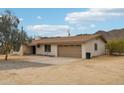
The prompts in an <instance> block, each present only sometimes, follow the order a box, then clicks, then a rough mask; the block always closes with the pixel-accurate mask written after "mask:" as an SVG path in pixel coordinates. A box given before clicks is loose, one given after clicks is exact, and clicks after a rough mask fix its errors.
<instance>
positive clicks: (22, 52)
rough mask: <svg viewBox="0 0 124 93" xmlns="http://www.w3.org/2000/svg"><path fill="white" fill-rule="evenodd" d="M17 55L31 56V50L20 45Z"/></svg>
mask: <svg viewBox="0 0 124 93" xmlns="http://www.w3.org/2000/svg"><path fill="white" fill-rule="evenodd" d="M19 54H20V55H25V54H32V48H31V47H30V46H26V45H21V47H20V51H19Z"/></svg>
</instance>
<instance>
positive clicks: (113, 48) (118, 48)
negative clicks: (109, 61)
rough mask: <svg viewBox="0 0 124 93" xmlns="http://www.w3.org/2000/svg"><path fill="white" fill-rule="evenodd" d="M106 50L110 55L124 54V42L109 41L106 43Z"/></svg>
mask: <svg viewBox="0 0 124 93" xmlns="http://www.w3.org/2000/svg"><path fill="white" fill-rule="evenodd" d="M106 48H107V50H108V52H109V54H110V55H114V54H118V55H121V54H122V53H124V40H111V41H108V43H107V45H106Z"/></svg>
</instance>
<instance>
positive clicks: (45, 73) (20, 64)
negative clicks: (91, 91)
mask: <svg viewBox="0 0 124 93" xmlns="http://www.w3.org/2000/svg"><path fill="white" fill-rule="evenodd" d="M29 58H30V56H11V57H10V58H9V61H8V62H4V61H3V60H2V59H3V56H0V60H1V61H0V84H124V56H118V57H115V56H101V57H97V58H93V59H91V60H81V61H77V62H72V63H68V64H63V65H51V64H44V63H36V62H29V61H28V59H29ZM25 60H26V61H25Z"/></svg>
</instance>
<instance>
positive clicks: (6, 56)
mask: <svg viewBox="0 0 124 93" xmlns="http://www.w3.org/2000/svg"><path fill="white" fill-rule="evenodd" d="M5 60H8V53H7V52H6V54H5Z"/></svg>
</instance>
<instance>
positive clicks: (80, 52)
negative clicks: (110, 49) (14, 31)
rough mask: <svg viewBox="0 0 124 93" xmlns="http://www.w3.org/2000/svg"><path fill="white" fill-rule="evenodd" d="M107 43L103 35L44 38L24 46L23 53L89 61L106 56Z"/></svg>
mask: <svg viewBox="0 0 124 93" xmlns="http://www.w3.org/2000/svg"><path fill="white" fill-rule="evenodd" d="M105 43H106V40H105V39H104V38H103V37H102V36H101V35H80V36H69V37H52V38H43V39H40V40H33V41H32V42H31V43H30V44H28V45H23V46H22V47H21V53H22V55H23V54H36V55H45V56H55V57H78V58H83V59H86V58H87V59H89V58H92V57H95V56H100V55H103V54H105Z"/></svg>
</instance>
